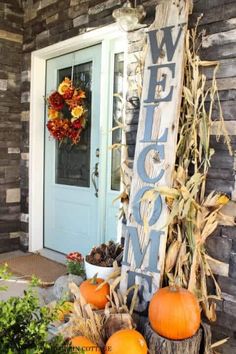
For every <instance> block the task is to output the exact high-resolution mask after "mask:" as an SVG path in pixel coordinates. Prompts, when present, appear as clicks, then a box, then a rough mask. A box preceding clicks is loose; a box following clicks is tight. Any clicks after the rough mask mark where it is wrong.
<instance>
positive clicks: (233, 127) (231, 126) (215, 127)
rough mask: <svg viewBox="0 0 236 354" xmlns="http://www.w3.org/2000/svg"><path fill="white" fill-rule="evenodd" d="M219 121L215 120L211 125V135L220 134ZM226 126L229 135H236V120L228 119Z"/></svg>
mask: <svg viewBox="0 0 236 354" xmlns="http://www.w3.org/2000/svg"><path fill="white" fill-rule="evenodd" d="M219 126H220V123H219V122H213V124H212V127H211V135H218V132H219ZM225 127H226V130H227V132H228V134H229V135H236V122H235V121H228V122H225Z"/></svg>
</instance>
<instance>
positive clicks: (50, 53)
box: [29, 24, 127, 252]
mask: <svg viewBox="0 0 236 354" xmlns="http://www.w3.org/2000/svg"><path fill="white" fill-rule="evenodd" d="M115 38H119V39H120V40H124V49H125V43H127V40H126V33H125V32H121V31H120V30H119V28H118V26H117V24H111V25H109V26H106V27H102V28H99V29H96V30H92V31H90V32H87V33H84V34H81V35H78V36H76V37H73V38H70V39H67V40H65V41H62V42H59V43H56V44H53V45H51V46H49V47H46V48H43V49H39V50H37V51H34V52H32V54H31V89H30V148H29V251H30V252H36V251H39V250H42V249H43V192H44V191H43V189H44V188H43V187H44V186H43V179H44V170H43V168H44V119H43V117H44V114H45V111H44V110H45V102H44V94H45V81H46V75H45V72H46V61H47V60H48V59H51V58H54V57H57V56H60V55H63V54H66V53H70V52H73V51H76V50H79V49H82V48H85V47H88V46H89V47H90V46H92V45H95V44H98V43H101V44H102V77H103V79H102V80H101V92H104V88H103V87H104V83H105V82H106V78H107V77H108V76H109V73H108V72H107V55H106V51H107V50H108V49H109V45H108V44H109V41H110V40H111V39H115ZM103 109H104V103H103V100H102V96H101V108H100V110H101V112H102V110H103ZM101 112H100V113H101ZM103 114H104V112H103Z"/></svg>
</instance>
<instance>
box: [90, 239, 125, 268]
mask: <svg viewBox="0 0 236 354" xmlns="http://www.w3.org/2000/svg"><path fill="white" fill-rule="evenodd" d="M122 257H123V246H122V245H121V244H120V243H115V242H114V241H109V242H108V243H107V244H105V243H102V244H101V245H100V246H97V247H93V249H92V250H91V252H90V254H89V255H87V256H86V258H85V259H86V261H87V262H88V263H90V264H94V265H98V266H103V267H112V266H113V263H114V262H115V261H116V262H117V263H118V266H121V261H122Z"/></svg>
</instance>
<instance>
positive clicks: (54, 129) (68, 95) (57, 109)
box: [47, 77, 87, 145]
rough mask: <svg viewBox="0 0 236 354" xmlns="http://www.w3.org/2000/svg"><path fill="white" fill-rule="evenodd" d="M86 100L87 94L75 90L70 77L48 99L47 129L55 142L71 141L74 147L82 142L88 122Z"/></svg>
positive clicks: (77, 89)
mask: <svg viewBox="0 0 236 354" xmlns="http://www.w3.org/2000/svg"><path fill="white" fill-rule="evenodd" d="M85 98H86V95H85V92H84V91H83V90H81V89H79V88H75V87H74V86H73V84H72V81H71V80H70V79H69V78H68V77H65V78H64V80H63V81H62V82H61V83H60V84H59V86H58V89H57V91H54V92H53V93H52V94H51V95H50V96H49V97H48V99H47V104H48V122H47V128H48V130H49V132H50V135H51V136H52V137H53V138H54V139H55V140H57V141H59V142H66V141H69V142H71V144H72V145H74V144H77V143H78V142H79V141H80V136H81V132H82V131H83V129H85V126H86V122H87V120H86V116H87V109H86V106H85V102H84V100H85Z"/></svg>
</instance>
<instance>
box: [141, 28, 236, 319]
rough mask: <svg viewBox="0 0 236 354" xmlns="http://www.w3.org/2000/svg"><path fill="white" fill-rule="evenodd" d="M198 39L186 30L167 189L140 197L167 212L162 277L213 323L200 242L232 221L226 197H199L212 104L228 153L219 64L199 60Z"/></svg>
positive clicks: (208, 157) (217, 295)
mask: <svg viewBox="0 0 236 354" xmlns="http://www.w3.org/2000/svg"><path fill="white" fill-rule="evenodd" d="M198 40H199V36H197V27H196V28H195V29H193V30H191V31H188V33H187V36H186V57H185V79H184V87H183V100H182V109H181V117H180V128H179V139H178V146H177V159H176V166H177V167H176V170H175V172H174V182H173V187H172V188H168V187H163V186H157V187H156V188H154V189H153V190H151V191H148V192H147V193H146V194H145V195H144V197H143V199H144V200H148V201H149V202H150V201H152V203H153V202H154V201H155V199H156V198H157V196H158V195H159V194H162V195H164V196H165V197H166V203H167V205H168V207H169V210H170V214H169V220H168V228H169V232H168V244H167V250H166V261H165V281H166V282H168V281H174V282H176V283H178V284H179V285H181V286H183V287H185V288H188V289H189V290H190V291H192V292H193V293H195V294H196V296H197V297H198V299H199V301H200V303H201V306H202V309H203V311H204V313H205V315H206V316H207V318H208V319H210V320H212V321H214V320H215V319H216V313H215V309H216V304H215V303H214V299H220V297H221V291H220V288H219V286H218V284H217V282H216V279H215V277H214V275H213V272H212V270H211V267H210V264H209V263H210V257H209V256H208V255H207V253H206V249H205V243H206V240H207V238H208V237H209V236H211V235H212V233H213V232H214V230H215V229H216V227H217V225H218V224H219V222H222V220H225V221H226V222H227V224H228V225H229V224H231V225H232V224H234V220H233V219H232V218H229V217H226V216H225V215H223V214H222V212H221V209H222V207H223V206H224V205H225V204H227V203H228V201H229V198H228V197H227V196H225V195H222V194H221V193H214V192H212V193H210V194H209V195H208V196H206V195H205V187H206V179H207V173H208V169H209V167H210V161H211V157H212V155H213V154H214V150H213V149H212V148H211V147H210V134H211V127H212V111H213V105H218V107H219V112H220V117H219V121H220V132H221V134H223V135H224V138H225V143H226V144H227V147H228V150H229V153H230V154H232V150H231V146H230V139H229V137H228V135H227V133H226V129H225V126H224V119H223V115H222V109H221V106H220V100H219V95H218V91H217V84H216V72H217V69H218V66H219V64H218V62H216V61H202V60H201V59H200V57H199V55H198V48H197V47H196V43H197V42H198ZM209 66H211V67H213V76H212V84H211V86H210V87H209V88H206V76H205V75H204V68H205V67H209ZM207 101H208V102H207ZM207 107H208V108H207ZM217 138H219V136H218V137H217ZM211 260H212V259H211ZM208 277H210V278H212V280H213V282H214V285H215V293H214V294H208V289H207V279H208Z"/></svg>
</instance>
